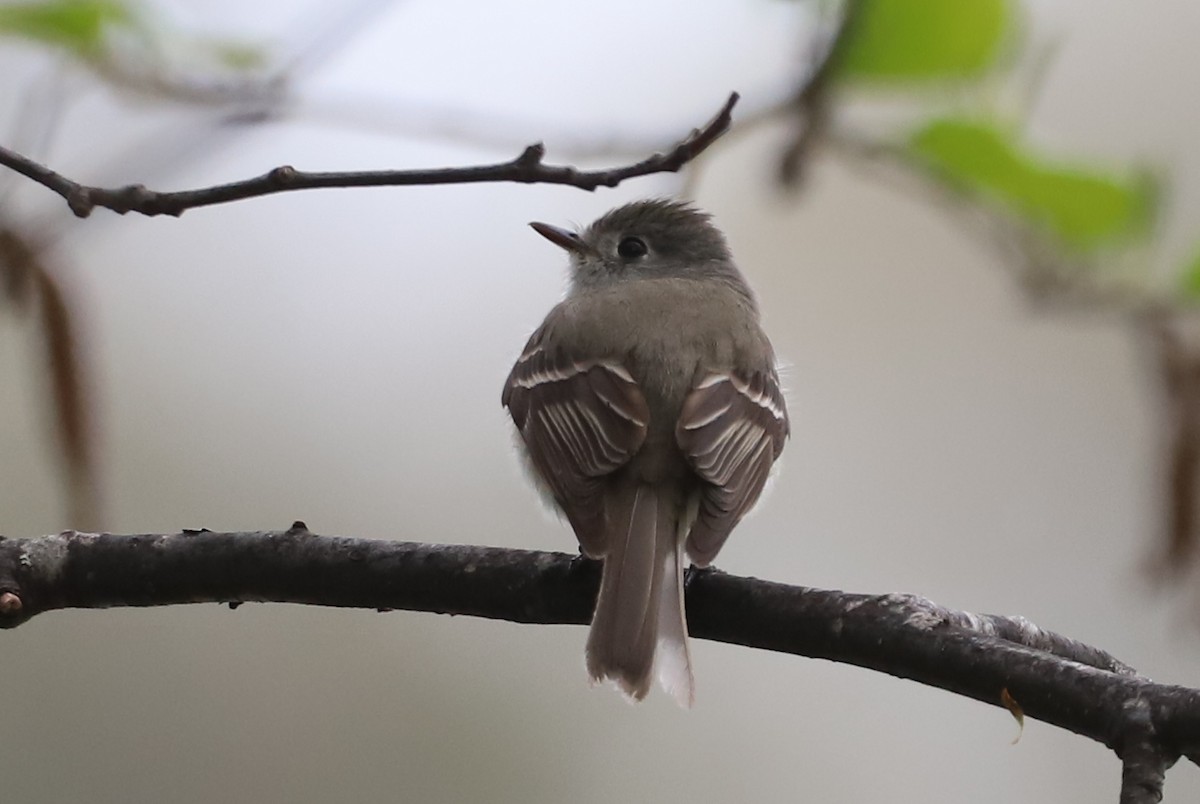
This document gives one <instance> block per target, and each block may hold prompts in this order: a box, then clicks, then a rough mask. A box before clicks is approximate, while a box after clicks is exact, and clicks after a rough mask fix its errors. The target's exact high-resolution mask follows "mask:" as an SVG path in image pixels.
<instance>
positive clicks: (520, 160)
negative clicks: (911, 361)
mask: <svg viewBox="0 0 1200 804" xmlns="http://www.w3.org/2000/svg"><path fill="white" fill-rule="evenodd" d="M737 101H738V94H737V93H736V92H734V93H733V94H731V95H730V96H729V99H728V100H727V101H725V105H724V106H722V107H721V110H720V111H719V112H718V113H717V114H716V116H715V117H713V119H712V120H710V121H709V122H708V123H707V124H706V125H705V126H703V127H702V128H699V129H696V130H693V131H692V133H691V134H689V135H688V136H687V137H685V138H683V139H682V140H680V141H679V142H678V143H677V144H676V145H675V146H674V147H673V148H672V149H671V150H669V151H667V152H665V153H659V154H654V155H652V156H649V157H647V158H645V159H643V160H641V161H640V162H636V163H634V164H632V165H626V166H624V167H617V168H609V169H606V170H580V169H578V168H576V167H572V166H570V165H547V164H545V163H544V162H543V161H542V158H543V157H544V156H545V153H546V149H545V146H543V145H542V144H540V143H538V144H536V145H530V146H529V147H528V148H526V149H525V150H524V152H522V153H521V155H520V156H518V157H517V158H516V159H513V160H511V161H508V162H500V163H497V164H492V165H477V166H473V167H453V168H434V169H431V170H378V171H335V172H328V173H310V172H305V171H300V170H296V169H295V168H293V167H290V166H286V165H285V166H282V167H277V168H275V169H274V170H271V171H269V172H267V173H264V174H263V175H261V176H258V177H256V178H252V179H245V180H242V181H237V182H232V183H230V184H221V185H216V186H213V187H206V188H203V189H199V190H183V191H180V192H167V193H160V192H155V191H153V190H148V189H146V188H145V187H144V186H142V185H140V184H134V185H130V186H127V187H120V188H114V189H106V188H102V187H89V186H86V185H83V184H79V183H78V182H75V181H72V180H71V179H68V178H67V177H65V176H63V175H61V174H59V173H56V172H55V171H53V170H51V169H50V168H48V167H46V166H44V165H41V164H39V163H37V162H34V161H33V160H32V159H29V158H27V157H24V156H22V155H21V154H18V153H15V152H13V151H10V150H8V149H6V148H3V147H0V164H3V165H7V166H8V167H10V168H12V169H13V170H15V171H17V172H18V173H21V174H22V175H24V176H27V177H28V178H30V179H33V180H34V181H36V182H38V183H39V184H42V185H44V186H46V187H48V188H49V189H51V190H53V191H54V192H56V193H58V194H59V195H61V196H62V197H63V198H64V199H66V201H67V204H68V205H69V206H70V207H71V210H72V211H73V212H74V213H75V214H76V215H78V216H79V217H81V218H84V217H87V216H88V215H90V214H91V212H92V210H93V209H95V208H96V207H104V208H106V209H111V210H113V211H114V212H117V213H120V214H122V215H123V214H125V213H126V212H138V213H141V214H142V215H147V216H154V215H175V216H178V215H181V214H183V212H184V211H185V210H188V209H193V208H195V207H204V206H211V205H213V204H224V203H228V202H230V201H240V200H242V199H245V198H256V197H258V196H263V195H271V194H273V193H281V192H289V191H292V190H308V189H314V188H318V187H395V186H401V185H424V184H469V183H477V182H502V181H512V182H521V183H524V184H566V185H570V186H572V187H578V188H580V189H582V190H595V189H596V188H597V187H615V186H616V185H618V184H620V183H621V182H623V181H625V180H626V179H631V178H634V177H636V176H647V175H650V174H652V173H673V172H675V171H677V170H679V168H681V167H683V166H684V165H685V164H687V163H688V162H689V161H691V160H692V159H694V158H695V157H696V155H697V154H699V153H700V152H701V151H703V150H704V149H705V148H707V147H708V146H710V145H712V143H713V142H715V141H716V140H717V138H718V137H720V136H721V135H722V134H724V133H725V131H726V130H727V129H728V128H729V125H730V122H731V121H732V112H733V107H734V105H735V104H736V103H737Z"/></svg>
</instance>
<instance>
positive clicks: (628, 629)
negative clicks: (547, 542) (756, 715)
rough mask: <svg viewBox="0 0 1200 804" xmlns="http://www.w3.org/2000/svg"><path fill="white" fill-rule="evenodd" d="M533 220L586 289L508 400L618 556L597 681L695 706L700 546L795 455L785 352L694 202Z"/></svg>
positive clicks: (543, 341) (532, 444)
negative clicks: (695, 577)
mask: <svg viewBox="0 0 1200 804" xmlns="http://www.w3.org/2000/svg"><path fill="white" fill-rule="evenodd" d="M530 226H532V227H533V228H534V230H536V231H537V232H538V233H539V234H541V235H542V236H544V237H546V238H547V239H548V240H550V241H551V242H553V243H555V244H557V245H559V246H561V247H562V248H564V249H566V250H567V252H568V253H569V254H570V258H571V284H570V290H569V291H568V293H567V297H566V299H565V300H564V301H562V302H561V303H560V304H558V305H557V306H556V307H555V308H554V309H552V310H551V311H550V314H549V315H548V316H546V320H545V321H544V322H542V325H541V326H540V327H538V329H537V331H536V332H534V333H533V335H532V336H531V337H530V339H529V343H528V344H527V345H526V346H525V351H524V352H523V353H522V354H521V357H520V358H519V359H518V360H517V363H516V365H515V366H513V370H512V373H511V374H510V375H509V377H508V381H507V382H505V384H504V393H503V395H502V398H501V399H502V402H503V404H504V405H505V407H507V408H508V410H509V412H510V413H511V414H512V418H513V422H514V423H515V424H516V427H517V430H518V431H519V432H520V435H521V439H522V441H523V442H524V445H525V447H526V454H527V458H528V461H529V463H530V464H532V467H533V470H534V476H535V478H536V479H538V480H539V481H540V483H541V484H542V485H543V487H544V490H545V491H547V492H549V494H550V496H551V497H553V499H554V502H555V504H556V505H557V506H558V507H559V508H560V509H561V510H562V512H563V513H564V514H565V515H566V517H567V520H568V521H569V522H570V524H571V527H572V528H573V529H574V531H575V535H576V537H577V538H578V539H579V545H580V547H581V548H582V550H583V552H584V554H585V555H587V556H589V557H591V558H601V559H604V570H603V575H602V580H601V582H600V596H599V598H598V599H597V601H596V610H595V614H594V615H593V617H592V627H591V631H590V633H589V635H588V642H587V667H588V673H589V674H590V675H591V677H592V679H593V681H597V682H599V681H604V680H605V679H612V680H613V681H615V682H616V683H617V685H618V686H619V687H620V688H621V689H622V690H623V691H624V692H625V693H627V694H628V695H630V696H631V697H633V698H634V699H635V700H641V699H642V698H644V697H645V695H646V693H647V692H648V691H649V689H650V679H651V676H652V675H654V674H655V671H656V670H657V675H658V678H659V681H660V683H661V684H662V686H663V687H664V689H666V690H667V691H668V692H669V693H671V694H672V695H673V696H674V697H675V698H676V700H678V701H679V702H680V703H681V704H683V705H684V706H690V705H691V703H692V701H693V697H694V682H693V677H692V669H691V658H690V655H689V653H688V645H687V622H686V621H685V619H684V609H683V554H684V550H685V549H686V552H687V555H688V557H689V558H690V559H691V560H692V562H693V563H695V564H696V565H698V566H701V567H703V566H707V565H708V564H710V563H711V562H712V560H713V559H714V558H715V557H716V555H717V552H718V551H719V550H720V549H721V545H723V544H724V543H725V539H726V538H728V536H729V532H730V531H731V530H733V528H734V526H735V525H737V523H738V521H739V520H741V518H742V517H743V516H744V515H745V514H746V512H747V511H749V510H750V508H751V507H752V506H753V505H754V503H755V501H756V500H757V499H758V496H759V494H760V493H761V492H762V489H763V485H764V484H765V483H766V482H767V476H768V474H769V473H770V470H771V465H772V464H773V463H774V462H775V459H776V458H778V457H779V453H780V452H781V451H782V450H783V444H784V440H785V439H786V438H787V435H788V417H787V409H786V407H785V405H784V399H783V394H782V393H781V392H780V389H779V378H778V376H777V375H776V373H775V355H774V352H773V350H772V348H771V343H770V341H768V340H767V336H766V335H765V334H764V333H763V331H762V328H761V327H760V325H759V320H758V307H757V305H756V304H755V301H754V296H753V294H752V293H751V292H750V288H749V287H748V286H747V285H746V281H745V279H744V278H743V277H742V274H741V272H739V271H738V269H737V266H735V265H734V264H733V258H732V256H731V255H730V253H729V247H728V246H727V245H726V243H725V237H724V236H723V235H722V234H721V232H720V231H719V230H718V229H717V228H716V227H715V226H714V225H713V224H712V222H711V220H710V218H709V216H708V215H706V214H705V213H703V212H700V211H699V210H697V209H695V208H694V207H692V206H690V205H688V204H685V203H680V202H676V201H666V200H650V201H638V202H635V203H632V204H628V205H626V206H623V207H619V208H617V209H614V210H613V211H611V212H609V213H608V214H607V215H605V216H604V217H602V218H600V219H599V220H597V221H596V222H595V223H593V224H592V225H591V226H589V227H588V228H587V229H586V230H584V231H583V232H582V233H581V234H577V233H575V232H570V231H567V230H565V229H560V228H558V227H556V226H550V225H548V224H545V223H532V224H530ZM656 652H657V659H656V656H655V654H656Z"/></svg>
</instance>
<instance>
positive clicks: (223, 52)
mask: <svg viewBox="0 0 1200 804" xmlns="http://www.w3.org/2000/svg"><path fill="white" fill-rule="evenodd" d="M209 50H210V51H211V52H212V54H213V57H214V58H215V59H216V60H217V63H219V64H221V65H224V66H225V67H228V68H229V69H231V70H256V69H258V68H260V67H262V66H264V65H265V64H266V63H267V51H266V49H265V48H263V47H260V46H258V45H252V44H248V43H245V42H222V41H218V42H211V43H209Z"/></svg>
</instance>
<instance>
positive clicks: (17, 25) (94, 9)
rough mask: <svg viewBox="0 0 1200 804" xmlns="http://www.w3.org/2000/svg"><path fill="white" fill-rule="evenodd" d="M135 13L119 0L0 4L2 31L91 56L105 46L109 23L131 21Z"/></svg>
mask: <svg viewBox="0 0 1200 804" xmlns="http://www.w3.org/2000/svg"><path fill="white" fill-rule="evenodd" d="M132 20H133V13H132V12H131V11H130V9H129V7H128V6H127V5H125V4H124V3H120V2H116V1H115V0H48V2H43V3H12V4H5V5H0V34H11V35H14V36H21V37H25V38H27V39H34V40H36V41H39V42H43V43H45V44H49V45H56V46H58V47H65V48H67V49H68V50H71V51H73V52H74V53H75V54H76V55H78V56H85V57H86V56H90V55H93V54H94V53H96V52H97V51H98V50H100V49H101V48H102V46H103V44H104V43H103V38H104V33H105V29H106V28H107V27H108V26H109V25H114V24H127V23H129V22H131V21H132Z"/></svg>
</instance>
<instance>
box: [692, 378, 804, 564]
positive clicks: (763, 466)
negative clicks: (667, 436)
mask: <svg viewBox="0 0 1200 804" xmlns="http://www.w3.org/2000/svg"><path fill="white" fill-rule="evenodd" d="M787 436H788V417H787V407H786V405H785V403H784V399H783V393H782V392H781V391H780V389H779V377H778V376H777V375H776V374H775V372H774V371H773V370H768V371H761V372H754V373H743V372H736V371H735V372H729V373H717V374H710V375H708V376H706V377H704V378H703V379H702V380H701V381H700V382H699V383H697V385H696V387H695V388H693V389H692V391H691V392H690V393H689V394H688V396H687V398H686V399H684V402H683V409H682V410H681V412H680V414H679V421H678V423H677V424H676V426H675V440H676V442H677V443H678V444H679V449H680V450H681V451H682V452H683V455H684V457H685V458H686V459H687V462H688V464H689V465H690V466H691V467H692V470H693V471H694V472H695V473H696V474H697V475H699V476H700V478H701V479H702V480H703V481H704V483H703V484H702V486H701V492H700V506H699V510H698V512H697V516H696V521H695V523H694V524H693V525H692V529H691V532H690V534H689V535H688V540H687V551H688V555H689V556H690V557H691V559H692V561H694V562H695V563H696V564H697V565H699V566H707V565H708V564H710V563H711V562H712V560H713V559H714V558H715V557H716V555H717V553H718V552H719V551H720V549H721V545H723V544H724V543H725V539H726V538H727V537H728V536H729V532H730V531H731V530H733V528H734V526H735V525H737V523H738V521H739V520H740V519H741V518H742V517H743V516H744V515H745V514H746V512H747V511H749V510H750V508H751V507H752V506H753V505H754V503H755V501H756V500H757V499H758V495H759V494H761V493H762V489H763V486H764V485H766V482H767V476H768V475H769V474H770V470H771V464H773V463H774V462H775V459H776V458H778V457H779V453H780V452H782V451H783V443H784V440H785V439H786V438H787Z"/></svg>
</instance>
